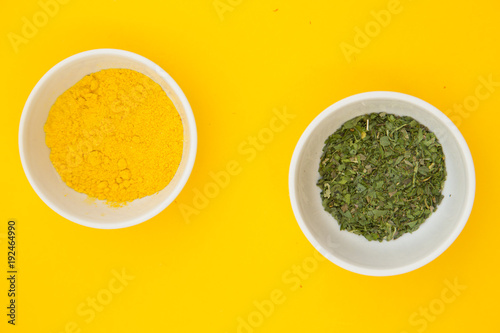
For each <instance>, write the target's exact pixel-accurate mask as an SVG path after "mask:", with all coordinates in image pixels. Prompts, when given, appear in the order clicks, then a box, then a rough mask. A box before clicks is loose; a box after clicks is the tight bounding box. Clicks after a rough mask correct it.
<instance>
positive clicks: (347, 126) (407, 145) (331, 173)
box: [317, 113, 446, 241]
mask: <svg viewBox="0 0 500 333" xmlns="http://www.w3.org/2000/svg"><path fill="white" fill-rule="evenodd" d="M319 174H320V179H319V181H318V183H317V184H318V186H319V187H320V188H321V199H322V201H323V206H324V208H325V210H326V211H327V212H329V213H330V214H331V215H332V216H333V217H334V218H335V219H336V220H337V222H338V223H339V225H340V229H341V230H348V231H350V232H353V233H355V234H358V235H362V236H364V237H365V238H366V239H368V240H378V241H382V240H392V239H396V238H399V237H401V236H402V235H403V234H405V233H412V232H413V231H415V230H417V229H418V228H419V227H420V225H421V224H422V223H424V221H425V220H426V219H427V218H428V217H429V216H430V215H431V213H432V212H434V211H435V210H436V209H437V206H438V205H439V204H440V203H441V200H442V199H443V195H442V194H441V192H442V190H443V187H444V182H445V179H446V167H445V156H444V154H443V149H442V146H441V144H440V143H439V142H438V140H437V138H436V136H435V134H434V133H432V132H430V131H429V130H428V129H427V128H426V127H425V126H423V125H422V124H420V123H419V122H417V121H416V120H415V119H413V118H411V117H399V116H395V115H392V114H386V113H378V114H377V113H371V114H367V115H363V116H360V117H357V118H354V119H351V120H349V121H347V122H346V123H344V124H343V125H342V126H341V128H340V129H339V130H337V131H336V132H335V133H334V134H332V135H331V136H330V137H329V138H328V139H327V140H326V141H325V146H324V148H323V155H322V156H321V161H320V165H319Z"/></svg>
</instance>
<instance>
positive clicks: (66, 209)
mask: <svg viewBox="0 0 500 333" xmlns="http://www.w3.org/2000/svg"><path fill="white" fill-rule="evenodd" d="M108 68H126V69H132V70H135V71H137V72H140V73H142V74H145V75H147V76H148V77H150V78H151V79H152V80H153V81H155V82H156V83H158V84H159V85H160V86H161V87H162V88H163V90H164V91H165V92H166V93H167V95H168V97H169V98H170V99H171V100H172V102H173V103H174V105H175V107H176V108H177V111H178V112H179V115H180V117H181V120H182V124H183V126H184V148H183V153H182V159H181V163H180V165H179V168H178V169H177V172H176V174H175V176H174V178H173V179H172V181H171V182H170V183H169V184H168V186H167V187H165V188H164V189H163V190H161V191H160V192H158V193H157V194H155V195H151V196H148V197H144V198H142V199H137V200H134V201H132V202H130V203H128V204H127V205H126V206H124V207H119V208H116V207H110V206H109V205H107V204H106V203H105V202H104V201H101V200H96V201H93V202H92V201H90V200H88V198H87V195H85V194H82V193H78V192H76V191H74V190H73V189H71V188H69V187H68V186H67V185H66V184H65V183H64V182H63V181H62V179H61V177H60V176H59V174H58V173H57V171H56V169H55V168H54V166H53V165H52V162H51V161H50V159H49V154H50V150H49V148H48V147H47V145H46V144H45V132H44V129H43V126H44V124H45V122H46V121H47V116H48V114H49V110H50V108H51V107H52V105H53V104H54V102H55V101H56V99H57V98H58V97H59V95H61V94H62V93H63V92H64V91H66V90H67V89H68V88H70V87H71V86H73V85H74V84H75V83H77V82H78V81H79V80H80V79H82V78H83V77H84V76H85V75H87V74H90V73H94V72H98V71H100V70H103V69H108ZM196 146H197V133H196V123H195V120H194V115H193V111H192V110H191V106H190V105H189V102H188V101H187V99H186V96H184V93H183V92H182V90H181V88H180V87H179V86H178V85H177V83H176V82H175V81H174V80H173V79H172V78H171V77H170V76H169V75H168V74H167V73H166V72H165V71H164V70H163V69H161V68H160V67H159V66H158V65H156V64H155V63H153V62H152V61H150V60H148V59H146V58H144V57H142V56H140V55H137V54H135V53H132V52H127V51H122V50H115V49H98V50H91V51H87V52H82V53H79V54H76V55H73V56H71V57H69V58H67V59H65V60H63V61H61V62H60V63H58V64H57V65H55V66H54V67H53V68H51V69H50V70H49V71H48V72H47V73H46V74H45V75H44V76H43V77H42V78H41V79H40V81H38V83H37V84H36V86H35V88H33V90H32V91H31V94H30V95H29V97H28V100H27V101H26V104H25V106H24V110H23V114H22V116H21V123H20V125H19V152H20V155H21V162H22V165H23V168H24V172H25V173H26V176H27V177H28V180H29V182H30V184H31V186H32V187H33V189H34V190H35V192H36V193H37V194H38V196H39V197H40V198H41V199H42V200H43V201H44V202H45V203H46V204H47V205H48V206H49V207H50V208H52V209H53V210H54V211H55V212H57V213H58V214H60V215H61V216H63V217H65V218H67V219H68V220H71V221H73V222H76V223H79V224H81V225H84V226H88V227H93V228H100V229H115V228H124V227H128V226H132V225H135V224H138V223H141V222H143V221H146V220H148V219H150V218H152V217H153V216H155V215H156V214H158V213H160V212H161V211H162V210H163V209H165V208H166V207H167V206H168V205H169V204H170V203H171V202H172V201H173V200H174V199H175V198H176V197H177V195H178V194H179V193H180V191H181V190H182V188H183V187H184V185H185V184H186V182H187V180H188V178H189V175H190V174H191V170H192V169H193V165H194V160H195V157H196Z"/></svg>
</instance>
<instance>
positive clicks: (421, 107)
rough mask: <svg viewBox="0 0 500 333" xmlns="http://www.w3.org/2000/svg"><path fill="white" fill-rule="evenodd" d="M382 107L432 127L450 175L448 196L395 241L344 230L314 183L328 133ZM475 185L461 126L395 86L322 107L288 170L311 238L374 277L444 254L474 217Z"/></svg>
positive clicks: (338, 260) (334, 257)
mask: <svg viewBox="0 0 500 333" xmlns="http://www.w3.org/2000/svg"><path fill="white" fill-rule="evenodd" d="M379 112H387V113H391V114H395V115H400V116H410V117H413V118H414V119H416V120H417V121H419V122H420V123H422V124H423V125H425V126H427V127H428V128H429V129H430V130H431V131H433V132H434V133H435V134H436V136H437V138H438V140H439V141H440V143H441V145H442V146H443V151H444V154H445V157H446V170H447V173H448V175H447V179H446V182H445V186H444V190H443V195H444V199H443V201H442V202H441V204H440V205H439V206H438V209H437V210H436V212H434V213H433V214H432V215H431V216H430V217H429V218H428V219H427V221H425V222H424V223H423V224H422V225H421V226H420V228H419V229H418V230H417V231H415V232H413V233H412V234H405V235H403V236H401V237H400V238H398V239H396V240H391V241H383V242H378V241H371V242H370V241H368V240H366V239H365V238H364V237H363V236H359V235H356V234H353V233H350V232H348V231H340V227H339V225H338V223H337V221H336V220H335V219H334V218H333V216H331V215H330V214H329V213H327V212H326V211H325V210H324V209H323V206H322V203H321V198H320V189H319V188H318V187H317V186H316V182H317V181H318V179H319V173H318V167H319V161H320V156H321V154H322V150H323V146H324V142H325V140H326V139H327V138H328V137H329V136H330V135H331V134H332V133H334V132H335V131H336V130H337V129H338V128H340V126H341V125H342V124H343V123H344V122H346V121H347V120H349V119H352V118H354V117H357V116H359V115H363V114H367V113H379ZM475 186H476V180H475V173H474V164H473V162H472V156H471V154H470V151H469V148H468V146H467V143H466V142H465V140H464V138H463V137H462V135H461V134H460V132H459V130H458V129H457V127H456V126H455V125H454V124H453V123H452V122H451V120H449V119H448V118H447V117H446V116H445V115H444V114H443V113H442V112H441V111H439V110H438V109H436V108H435V107H433V106H432V105H430V104H429V103H426V102H424V101H422V100H420V99H418V98H416V97H413V96H409V95H405V94H401V93H395V92H368V93H363V94H358V95H354V96H350V97H348V98H345V99H343V100H341V101H339V102H337V103H335V104H333V105H332V106H330V107H329V108H327V109H326V110H325V111H323V112H322V113H321V114H320V115H319V116H317V117H316V118H315V119H314V120H313V121H312V123H311V124H310V125H309V126H308V127H307V129H306V130H305V132H304V133H303V134H302V136H301V138H300V140H299V142H298V143H297V146H296V148H295V151H294V153H293V157H292V162H291V165H290V173H289V191H290V200H291V203H292V208H293V212H294V214H295V217H296V219H297V221H298V223H299V225H300V228H301V229H302V232H303V233H304V234H305V236H306V237H307V239H308V240H309V241H310V242H311V244H312V245H313V246H314V247H315V248H316V249H317V250H318V251H319V252H320V253H321V254H323V255H324V256H325V257H326V258H328V259H329V260H330V261H331V262H333V263H335V264H337V265H338V266H340V267H343V268H345V269H347V270H349V271H352V272H355V273H359V274H364V275H374V276H387V275H396V274H402V273H406V272H409V271H412V270H414V269H417V268H419V267H421V266H423V265H425V264H427V263H429V262H430V261H432V260H434V259H435V258H436V257H438V256H439V255H440V254H441V253H443V252H444V251H445V250H446V249H447V248H448V247H449V246H450V245H451V243H453V241H454V240H455V239H456V238H457V237H458V235H459V234H460V232H461V231H462V229H463V227H464V226H465V223H466V222H467V219H468V218H469V215H470V212H471V210H472V204H473V202H474V193H475Z"/></svg>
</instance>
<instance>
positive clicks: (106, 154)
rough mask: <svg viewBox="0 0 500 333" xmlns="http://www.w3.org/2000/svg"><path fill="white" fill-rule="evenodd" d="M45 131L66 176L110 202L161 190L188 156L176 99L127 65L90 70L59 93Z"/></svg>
mask: <svg viewBox="0 0 500 333" xmlns="http://www.w3.org/2000/svg"><path fill="white" fill-rule="evenodd" d="M44 129H45V142H46V144H47V146H48V147H49V148H50V159H51V161H52V163H53V165H54V167H55V168H56V170H57V172H58V173H59V175H60V176H61V178H62V180H63V181H64V182H65V183H66V184H67V185H68V186H69V187H71V188H73V189H74V190H76V191H78V192H81V193H85V194H87V195H89V196H90V197H94V198H98V199H102V200H106V201H108V203H125V202H128V201H132V200H135V199H138V198H142V197H145V196H148V195H151V194H154V193H157V192H158V191H160V190H162V189H163V188H165V186H167V185H168V183H169V182H170V181H171V180H172V178H173V177H174V175H175V172H176V171H177V168H178V166H179V163H180V161H181V157H182V148H183V128H182V122H181V118H180V116H179V114H178V112H177V110H176V109H175V107H174V105H173V103H172V101H171V100H170V99H169V98H168V97H167V95H166V93H165V92H164V91H163V89H162V88H161V87H160V86H159V85H158V84H157V83H155V82H154V81H153V80H151V79H150V78H149V77H147V76H145V75H143V74H141V73H138V72H136V71H132V70H128V69H107V70H102V71H100V72H97V73H93V74H91V75H88V76H85V77H84V78H83V79H81V80H80V81H79V82H78V83H76V84H75V85H74V86H73V87H71V88H70V89H68V90H67V91H65V92H64V93H63V94H62V95H61V96H59V98H58V99H57V100H56V102H55V104H54V105H53V106H52V108H51V109H50V112H49V116H48V119H47V122H46V124H45V127H44Z"/></svg>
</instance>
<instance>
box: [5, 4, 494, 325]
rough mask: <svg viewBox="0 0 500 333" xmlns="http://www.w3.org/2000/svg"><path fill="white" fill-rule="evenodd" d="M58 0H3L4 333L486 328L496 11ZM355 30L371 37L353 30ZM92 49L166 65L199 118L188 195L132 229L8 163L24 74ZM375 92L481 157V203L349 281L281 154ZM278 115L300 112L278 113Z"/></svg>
mask: <svg viewBox="0 0 500 333" xmlns="http://www.w3.org/2000/svg"><path fill="white" fill-rule="evenodd" d="M45 2H50V0H42V3H45ZM61 2H62V1H61ZM64 2H65V3H66V4H64V5H59V8H56V7H55V6H51V7H46V10H48V11H49V12H50V14H51V15H50V16H49V15H47V14H43V12H42V10H43V9H42V7H41V5H40V4H39V3H37V1H34V0H29V1H8V2H7V1H4V2H2V10H1V14H0V18H1V19H0V35H1V36H2V38H1V39H0V50H1V64H2V76H1V77H2V80H1V81H0V97H1V101H2V108H1V111H0V112H1V121H0V124H1V126H2V128H1V129H2V131H1V138H2V141H1V142H2V144H1V156H2V159H1V161H2V162H1V164H0V165H1V166H0V168H1V171H2V176H1V183H0V192H1V194H0V196H1V210H0V212H1V217H0V223H1V224H0V236H1V237H2V238H3V239H1V240H0V241H1V244H0V249H1V250H0V251H1V252H0V258H2V259H0V260H1V265H0V266H1V267H2V273H1V274H0V276H1V277H2V278H1V280H2V282H1V283H0V295H1V296H0V304H1V306H0V308H1V309H3V310H1V316H0V318H1V323H0V332H2V333H3V332H29V333H32V332H47V333H61V332H225V333H226V332H227V333H232V332H242V333H243V332H244V333H253V332H396V333H402V332H407V333H413V332H424V331H425V332H478V331H482V332H495V331H497V330H498V322H497V321H498V320H497V313H498V299H499V297H500V291H499V290H500V289H499V288H498V281H499V279H500V271H499V266H498V265H497V263H498V257H499V256H500V246H499V241H498V237H499V234H500V233H499V231H500V227H499V224H498V217H497V216H498V213H497V211H498V203H497V201H498V189H499V188H500V186H499V185H500V181H499V177H498V161H499V159H498V156H497V155H498V144H497V142H498V129H497V128H498V124H499V123H500V112H499V111H498V110H499V107H500V86H499V84H498V83H496V85H485V84H484V81H485V80H486V81H487V80H488V79H490V80H492V81H494V82H500V65H499V59H500V44H499V43H498V36H499V35H500V23H499V20H498V12H499V11H500V4H499V3H498V2H496V1H492V0H476V1H462V2H456V1H455V2H450V1H442V2H436V1H431V0H417V1H416V0H413V1H410V0H401V2H400V4H399V6H397V4H395V3H394V1H390V0H376V1H375V0H366V1H342V2H340V1H326V0H325V1H309V2H307V1H306V2H303V1H291V0H275V1H265V0H220V1H217V2H215V4H216V5H217V6H218V7H217V8H218V9H216V8H215V7H214V1H213V0H204V1H200V0H196V1H187V0H184V1H180V0H178V1H150V0H142V1H132V0H127V1H121V0H117V1H111V0H99V1H97V0H89V1H83V0H69V1H68V0H65V1H64ZM224 4H225V6H224ZM387 8H389V9H391V10H392V12H389V13H391V14H389V15H390V16H388V15H385V16H384V15H382V16H380V17H379V20H381V22H382V23H383V25H384V26H383V27H382V26H381V25H377V24H374V23H373V22H376V21H374V20H375V19H374V16H373V15H372V14H371V12H372V11H375V12H379V11H380V10H383V9H387ZM218 11H219V12H218ZM384 13H385V12H384ZM33 20H35V21H36V23H37V24H38V25H39V27H38V28H36V27H35V28H36V30H35V29H33V28H32V29H31V30H30V29H29V25H30V24H32V22H33ZM30 22H31V23H30ZM24 26H26V27H24ZM23 27H24V28H23ZM377 27H378V28H377ZM365 28H368V29H371V30H369V34H370V35H371V37H369V36H368V38H363V36H362V35H361V34H359V32H357V31H359V29H365ZM23 34H24V36H23ZM103 47H109V48H119V49H125V50H129V51H133V52H136V53H139V54H141V55H143V56H145V57H147V58H149V59H151V60H153V61H154V62H156V63H157V64H159V65H160V66H161V67H163V68H164V69H165V70H166V71H167V72H168V73H170V74H171V75H172V76H173V77H174V79H175V80H176V81H177V82H178V83H179V85H180V86H181V87H182V89H183V90H184V92H185V94H186V95H187V97H188V99H189V101H190V102H191V104H192V107H193V110H194V114H195V117H196V120H197V124H198V133H199V150H198V155H197V160H196V164H195V166H194V170H193V174H192V176H191V178H190V179H189V181H188V183H187V186H186V187H185V189H184V190H183V191H182V193H181V194H180V196H179V197H178V198H177V200H176V201H175V203H173V204H172V205H171V206H170V207H168V208H167V209H165V210H164V211H163V212H162V213H161V214H159V215H158V216H156V217H155V218H153V219H151V220H150V221H147V222H145V223H143V224H141V225H138V226H135V227H131V228H128V229H124V230H111V231H106V230H94V229H90V228H86V227H82V226H79V225H77V224H75V223H72V222H69V221H67V220H65V219H63V218H61V217H60V216H59V215H57V214H56V213H54V212H53V211H52V210H50V209H49V208H48V207H47V206H46V205H45V204H44V203H43V202H42V201H41V200H40V199H39V198H38V196H37V195H36V194H35V192H34V191H33V190H32V188H31V187H30V185H29V183H28V181H27V179H26V177H25V175H24V173H23V170H22V167H21V163H20V159H19V154H18V145H17V135H18V125H19V119H20V116H21V111H22V108H23V105H24V103H25V101H26V99H27V97H28V95H29V93H30V91H31V89H32V88H33V87H34V85H35V84H36V82H37V81H38V80H39V79H40V77H41V76H42V75H43V74H44V73H45V72H46V71H47V70H49V69H50V68H51V67H52V66H53V65H55V64H56V63H57V62H59V61H61V60H63V59H64V58H66V57H68V56H70V55H73V54H75V53H78V52H81V51H85V50H89V49H95V48H103ZM342 50H344V53H345V52H347V53H345V54H344V53H343V51H342ZM346 50H348V51H346ZM16 51H17V52H16ZM346 55H347V56H346ZM488 88H489V90H488ZM370 90H393V91H400V92H404V93H408V94H411V95H415V96H417V97H420V98H422V99H424V100H426V101H428V102H430V103H431V104H434V105H435V106H437V107H438V108H439V109H441V110H444V111H447V110H448V111H447V112H448V113H449V115H450V117H451V118H452V119H453V120H454V121H455V123H456V124H457V125H458V126H459V128H460V130H461V131H462V133H463V135H464V137H465V139H466V140H467V142H468V144H469V146H470V148H471V151H472V155H473V158H474V162H475V166H476V172H477V193H476V202H475V205H474V209H473V211H472V215H471V217H470V219H469V222H468V224H467V226H466V227H465V229H464V231H463V232H462V234H461V235H460V236H459V237H458V239H457V241H456V242H455V243H454V244H453V245H452V246H451V247H450V248H449V249H448V250H447V251H446V252H445V253H444V254H443V255H441V256H440V257H439V258H437V259H436V260H434V261H433V262H432V263H430V264H428V265H426V266H425V267H423V268H421V269H418V270H416V271H414V272H411V273H408V274H404V275H401V276H394V277H384V278H375V277H367V276H361V275H357V274H354V273H351V272H348V271H346V270H344V269H341V268H339V267H337V266H335V265H334V264H331V263H329V262H328V261H322V260H320V259H321V258H320V257H317V256H315V250H314V249H313V247H312V246H311V245H310V244H309V242H308V241H307V240H306V238H305V237H304V236H303V234H302V232H301V231H300V229H299V227H298V225H297V223H296V221H295V219H294V216H293V214H292V210H291V207H290V203H289V199H288V184H287V177H288V167H289V162H290V158H291V155H292V151H293V149H294V146H295V144H296V142H297V140H298V139H299V136H300V134H301V133H302V131H303V130H304V129H305V127H306V126H307V125H308V124H309V122H310V121H311V120H312V119H313V118H314V117H315V116H316V115H318V114H319V113H320V112H321V111H322V110H324V109H325V108H326V107H327V106H329V105H330V104H332V103H334V102H335V101H337V100H339V99H341V98H344V97H346V96H349V95H352V94H355V93H359V92H364V91H370ZM487 92H489V93H487ZM284 109H286V112H287V113H288V114H290V115H293V116H295V117H292V116H290V117H289V118H287V119H285V122H283V121H281V122H280V120H276V119H277V118H276V117H277V116H276V114H277V113H283V112H284ZM273 110H274V111H273ZM266 128H267V130H266ZM270 129H273V130H270ZM259 135H260V137H259ZM256 137H257V139H255V138H256ZM263 141H265V142H266V143H263ZM223 170H226V171H227V172H228V173H227V174H229V175H230V176H228V177H225V178H224V177H223V176H221V174H220V172H221V171H223ZM216 175H219V178H220V179H219V185H213V184H215V183H214V181H213V180H212V179H213V177H216ZM200 192H202V193H203V192H205V193H207V194H208V195H209V196H210V198H207V197H206V196H205V195H204V196H203V197H202V196H201V195H200V194H199V193H200ZM204 198H205V199H204ZM181 209H183V211H184V213H185V215H184V216H183V215H182V213H181ZM186 212H188V213H186ZM186 214H187V215H186ZM186 216H188V217H186ZM10 218H15V219H16V220H17V233H18V252H17V260H18V262H17V264H18V267H17V268H18V270H19V274H18V286H17V288H18V295H17V296H18V297H17V305H18V308H17V311H18V312H17V319H16V324H17V325H16V326H15V327H12V326H11V325H7V319H8V318H7V316H6V312H7V310H6V307H7V304H8V303H7V302H8V298H7V289H8V286H7V281H6V278H5V276H6V268H5V265H6V257H7V251H6V239H5V234H6V231H7V221H8V219H10ZM188 222H189V223H188ZM116 276H119V277H120V279H118V278H117V277H116ZM454 284H458V285H459V287H456V286H455V287H453V285H454ZM94 299H97V301H95V300H94ZM92 302H95V304H94V305H92ZM251 325H253V326H251Z"/></svg>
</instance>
